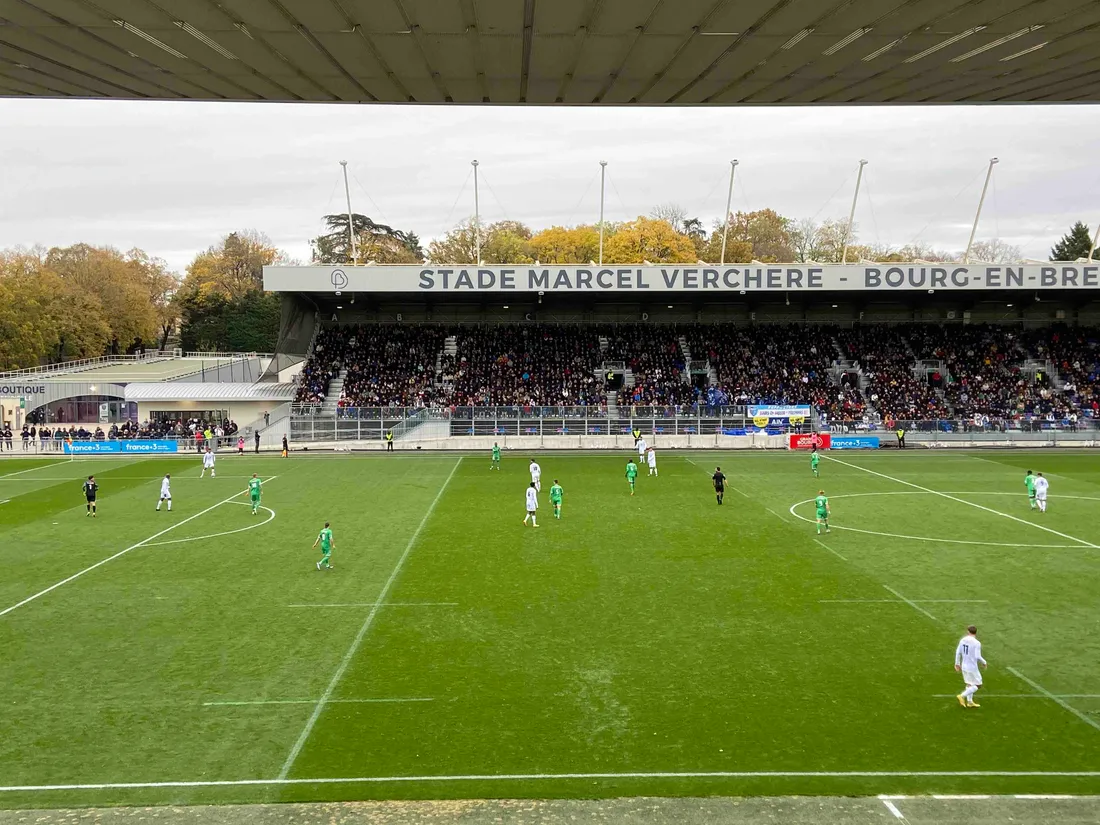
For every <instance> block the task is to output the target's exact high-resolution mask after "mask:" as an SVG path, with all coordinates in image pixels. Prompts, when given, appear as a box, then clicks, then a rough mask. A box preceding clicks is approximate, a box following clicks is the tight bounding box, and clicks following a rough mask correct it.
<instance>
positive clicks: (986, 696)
mask: <svg viewBox="0 0 1100 825" xmlns="http://www.w3.org/2000/svg"><path fill="white" fill-rule="evenodd" d="M955 695H956V694H954V693H933V694H932V698H933V699H954V698H955ZM1052 695H1053V696H1056V697H1057V698H1059V699H1100V693H1055V694H1052ZM982 698H983V699H1049V698H1050V697H1049V696H1046V695H1044V694H1042V693H986V692H985V691H984V690H983V691H982Z"/></svg>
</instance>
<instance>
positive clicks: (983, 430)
mask: <svg viewBox="0 0 1100 825" xmlns="http://www.w3.org/2000/svg"><path fill="white" fill-rule="evenodd" d="M417 269H418V268H414V267H408V268H403V267H375V268H372V267H358V268H354V269H353V268H345V269H343V270H340V275H341V277H342V278H343V281H341V280H340V279H339V278H336V277H334V276H333V275H332V273H330V272H329V268H325V267H307V268H301V269H300V271H298V272H296V274H295V275H294V282H295V283H297V284H315V285H316V287H317V288H315V289H314V288H311V289H309V290H308V291H307V292H305V293H290V292H284V301H285V306H286V309H287V311H286V312H284V317H290V316H294V315H295V314H297V315H298V317H303V318H306V317H307V316H309V313H308V312H306V311H305V310H304V309H303V306H305V305H309V306H317V307H318V309H317V310H316V311H315V312H314V313H313V314H312V317H309V323H311V324H313V325H315V329H316V333H315V334H314V335H313V339H312V341H313V343H312V346H311V348H310V350H309V352H308V353H306V355H307V360H306V363H305V366H304V369H303V371H302V381H301V383H300V384H299V385H298V387H297V390H296V394H295V401H296V405H295V408H294V417H293V422H292V432H293V433H294V435H295V437H296V440H298V441H300V442H306V443H318V444H323V443H325V442H330V441H332V440H337V441H343V442H356V444H355V446H361V447H368V448H369V447H380V446H381V439H382V438H383V436H384V434H385V433H386V431H387V430H392V431H393V432H394V438H395V440H396V441H397V442H398V444H401V443H402V442H404V443H407V444H408V445H409V446H414V445H415V446H418V447H440V448H443V447H458V448H461V447H463V446H464V445H465V446H466V447H482V446H484V445H483V444H482V443H481V442H479V441H469V440H466V441H464V440H463V438H462V437H463V436H481V437H491V436H503V435H507V436H516V437H522V436H537V437H538V439H539V445H540V446H542V445H546V446H552V445H553V444H554V443H555V439H553V438H552V436H555V435H560V436H570V438H568V439H559V440H557V443H558V445H559V446H565V445H568V446H584V445H586V444H587V445H588V446H608V445H609V444H610V445H614V444H616V443H617V441H614V440H612V441H610V442H609V441H608V439H609V438H612V439H614V438H616V437H619V436H623V435H625V434H628V433H630V432H632V431H633V430H634V429H635V427H639V426H640V427H642V428H644V429H646V430H647V431H656V430H657V429H660V431H661V432H662V433H665V434H668V435H670V436H675V437H680V436H684V437H685V438H684V439H683V440H680V441H675V440H674V441H673V442H671V444H672V445H676V446H707V447H713V446H716V445H717V446H731V447H732V446H760V445H761V444H764V445H766V446H782V445H783V444H784V443H785V442H784V441H783V436H784V435H785V434H786V427H787V425H789V424H791V422H789V421H785V422H776V421H769V422H767V423H765V424H760V422H755V423H754V422H753V421H752V419H753V418H754V415H753V414H752V409H754V408H761V407H769V406H771V407H777V406H778V407H790V406H796V405H797V406H806V407H808V408H809V420H808V421H805V422H801V423H802V425H803V426H805V427H807V428H813V429H817V430H822V431H832V432H838V433H880V434H890V433H893V431H894V430H896V429H904V430H909V431H911V432H912V431H915V432H914V437H915V438H916V440H917V441H918V443H919V442H921V441H928V442H932V443H942V442H945V441H946V442H951V441H953V440H959V441H960V443H969V442H970V441H972V440H973V438H974V437H976V436H991V437H992V436H1000V437H1004V438H1007V437H1009V435H1010V434H1011V435H1012V436H1017V435H1020V434H1025V433H1028V434H1036V433H1038V434H1040V435H1039V437H1046V438H1051V437H1055V436H1058V437H1060V438H1062V439H1063V440H1074V439H1075V438H1077V437H1078V436H1080V440H1082V441H1085V440H1089V439H1091V438H1093V437H1094V435H1095V432H1096V429H1097V424H1098V423H1100V418H1098V415H1100V404H1098V402H1100V383H1098V374H1100V352H1098V349H1097V347H1098V345H1100V344H1098V342H1100V304H1098V303H1097V301H1096V299H1095V292H1094V290H1090V289H1076V290H1075V289H1065V290H1057V291H1056V292H1051V291H1045V292H1044V291H1041V290H1040V289H1038V288H1036V289H1035V290H1034V291H1033V292H1030V293H1029V294H1028V295H1027V296H1026V299H1024V300H1022V299H1021V297H1020V293H1019V291H1018V290H1004V289H984V288H981V287H980V286H978V284H980V283H981V279H982V278H983V277H988V280H989V281H990V282H993V281H994V276H993V275H992V274H988V269H993V268H987V269H986V271H985V272H983V271H982V268H981V267H973V268H971V269H973V270H974V271H973V272H967V277H968V278H972V279H973V280H972V281H971V282H970V283H972V284H974V286H972V287H971V288H969V289H955V290H950V291H948V292H946V293H943V294H941V293H937V292H935V291H932V290H921V289H909V290H898V289H884V290H873V289H861V290H858V291H857V290H854V289H845V288H843V287H842V283H843V281H844V280H845V279H846V278H847V277H849V276H855V277H852V278H851V280H853V281H856V280H863V278H862V277H861V275H862V274H863V272H864V271H865V270H864V268H862V267H830V268H828V269H829V270H842V272H839V273H838V272H829V273H827V274H828V275H830V276H834V280H833V281H832V282H831V283H832V284H834V285H835V286H833V288H831V289H827V290H825V291H822V292H819V293H811V292H808V291H805V290H803V291H798V290H789V291H784V292H778V294H777V292H776V291H767V290H764V291H761V292H753V293H748V294H746V292H745V291H744V290H726V291H721V292H718V293H716V294H715V295H714V296H713V297H711V298H707V299H704V298H702V297H701V296H699V295H698V294H691V293H688V294H685V293H684V292H663V293H659V294H657V295H656V296H653V298H650V296H648V295H647V296H646V298H647V299H648V300H644V301H642V300H638V293H637V291H633V290H630V289H611V290H607V291H604V292H599V293H595V294H584V295H578V294H577V293H576V291H575V290H572V289H564V290H560V291H554V290H550V291H546V290H536V291H535V292H533V293H527V294H523V293H521V294H518V295H516V294H513V295H509V296H507V298H505V299H504V300H507V302H508V303H507V304H504V303H503V301H502V300H501V298H500V297H499V295H497V294H495V293H493V292H483V293H481V294H479V295H478V296H477V297H476V299H471V296H469V295H467V294H464V293H462V292H457V293H455V292H451V293H447V294H444V295H432V296H431V297H430V298H429V297H426V296H424V295H417V294H416V293H415V292H413V291H412V290H411V289H403V288H402V287H401V286H400V276H402V274H407V275H408V277H409V278H410V279H411V280H410V282H415V278H414V276H415V274H416V273H415V270H417ZM490 269H492V268H490ZM499 269H501V268H496V270H499ZM898 269H899V270H902V269H905V267H898ZM1026 269H1027V267H1020V281H1021V284H1026V283H1028V282H1029V280H1032V281H1033V280H1034V279H1031V278H1030V276H1029V275H1028V273H1026V272H1025V270H1026ZM1033 269H1037V267H1033ZM1086 269H1087V270H1089V271H1090V272H1091V271H1092V270H1095V269H1096V267H1086ZM269 270H270V273H269V277H270V286H273V287H277V286H278V285H279V284H280V283H281V282H282V281H281V279H282V278H284V277H285V274H286V273H285V272H284V271H283V270H282V268H279V267H271V268H269ZM372 270H375V271H376V272H375V271H372ZM403 270H409V271H408V272H407V273H403ZM520 271H522V270H520ZM629 271H630V272H631V273H635V272H636V273H639V274H638V275H637V278H638V279H640V278H642V277H643V275H642V273H644V272H645V270H644V268H637V269H632V270H629ZM733 271H734V272H736V271H737V270H733ZM843 271H848V274H847V275H846V274H845V273H844V272H843ZM531 272H532V273H535V272H536V270H531ZM540 272H541V271H540ZM360 273H362V276H361V277H362V278H363V287H362V289H360V288H358V287H357V286H356V285H355V283H354V282H353V283H352V284H351V285H350V286H349V285H348V283H347V282H348V280H349V277H350V278H352V279H353V278H354V277H355V276H358V275H359V274H360ZM532 277H534V276H532ZM632 277H634V276H633V275H632ZM335 283H340V284H341V287H342V288H341V289H340V290H336V289H335V288H334V287H333V284H335ZM540 283H541V282H540ZM632 283H633V282H632ZM964 283H965V281H964ZM388 286H389V287H390V288H388V289H387V287H388ZM395 292H398V293H400V294H396V295H395V294H393V293H395ZM349 293H350V294H349ZM929 293H931V294H929ZM669 301H671V302H672V303H669ZM295 337H296V339H297V340H303V339H304V337H305V336H304V335H303V334H302V333H301V332H299V333H298V334H297V335H296V336H295ZM448 422H449V423H448ZM1043 433H1045V434H1046V435H1045V436H1043V435H1042V434H1043ZM701 435H707V436H719V437H720V436H729V438H718V439H717V440H715V439H714V438H710V439H709V440H700V438H699V436H701ZM573 436H579V437H580V440H576V439H574V438H573ZM754 436H759V438H754ZM961 436H965V438H962V439H958V438H956V437H961ZM547 437H550V438H549V440H547ZM691 437H695V438H694V439H693V438H691ZM746 438H747V439H748V440H747V441H746V440H745V439H746ZM517 443H527V442H517Z"/></svg>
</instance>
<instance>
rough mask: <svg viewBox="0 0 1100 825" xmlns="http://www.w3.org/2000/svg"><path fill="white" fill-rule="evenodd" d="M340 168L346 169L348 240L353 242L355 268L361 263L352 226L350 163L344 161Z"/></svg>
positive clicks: (345, 193) (352, 254)
mask: <svg viewBox="0 0 1100 825" xmlns="http://www.w3.org/2000/svg"><path fill="white" fill-rule="evenodd" d="M340 166H341V167H343V169H344V198H345V199H346V200H347V203H348V240H349V241H350V242H351V263H352V265H353V266H354V265H355V264H357V263H359V247H358V246H357V244H356V243H355V228H354V226H353V225H352V219H351V190H350V189H349V188H348V162H347V161H346V160H342V161H340Z"/></svg>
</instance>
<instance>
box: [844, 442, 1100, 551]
mask: <svg viewBox="0 0 1100 825" xmlns="http://www.w3.org/2000/svg"><path fill="white" fill-rule="evenodd" d="M825 458H826V459H828V460H829V461H835V462H836V463H837V464H843V465H844V466H845V467H851V468H852V469H854V470H862V471H863V472H865V473H870V474H871V475H875V476H878V477H879V478H885V479H886V480H887V481H893V482H894V483H895V484H904V485H905V486H906V487H912V488H913V489H915V490H922V491H924V492H926V493H931V494H932V495H935V496H940V497H942V498H946V499H949V500H951V501H957V502H958V503H959V504H965V505H967V506H968V507H975V508H977V509H978V510H985V512H987V513H992V514H993V515H995V516H1000V517H1001V518H1007V519H1011V520H1012V521H1015V522H1019V523H1020V524H1026V525H1028V526H1029V527H1035V528H1036V529H1038V530H1043V531H1045V532H1047V533H1050V534H1051V535H1054V536H1058V537H1059V538H1063V539H1068V540H1069V541H1075V542H1077V543H1078V544H1083V545H1085V546H1086V547H1092V548H1093V549H1095V550H1100V544H1093V543H1092V542H1091V541H1085V540H1084V539H1079V538H1077V537H1076V536H1071V535H1069V534H1068V533H1061V532H1059V531H1057V530H1054V529H1052V528H1050V527H1044V526H1043V525H1042V524H1036V523H1035V522H1033V521H1028V520H1027V519H1022V518H1019V517H1017V516H1013V515H1010V514H1009V513H1002V512H1001V511H1000V510H994V509H993V508H992V507H986V506H985V505H984V504H977V503H976V502H973V501H967V500H966V499H965V498H958V497H956V496H953V495H951V494H950V493H943V492H940V491H939V490H933V489H931V488H929V487H922V486H921V485H920V484H914V483H913V482H912V481H906V480H905V479H901V478H896V477H895V476H889V475H886V473H880V472H879V471H878V470H871V469H869V468H867V467H861V466H860V465H858V464H852V463H851V462H848V461H843V460H842V459H839V458H833V457H832V456H830V455H827V456H825Z"/></svg>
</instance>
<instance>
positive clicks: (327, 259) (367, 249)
mask: <svg viewBox="0 0 1100 825" xmlns="http://www.w3.org/2000/svg"><path fill="white" fill-rule="evenodd" d="M351 218H352V227H353V231H354V233H355V243H356V254H357V257H356V261H357V262H358V263H361V264H362V263H368V262H372V261H373V262H374V263H379V264H418V263H421V262H423V260H424V250H423V249H421V247H420V238H419V237H418V236H417V234H416V233H415V232H405V231H402V230H400V229H394V228H393V227H392V226H387V225H386V224H383V223H376V222H375V221H373V220H371V219H370V218H368V217H367V216H366V215H360V214H358V213H352V216H351ZM324 222H325V227H326V228H327V229H328V232H326V233H324V234H322V235H318V236H317V237H316V238H314V239H313V240H312V241H310V248H311V249H312V252H313V260H314V262H316V263H322V264H350V263H352V251H351V243H350V239H349V235H348V216H347V214H346V213H341V214H338V215H325V217H324Z"/></svg>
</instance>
